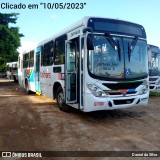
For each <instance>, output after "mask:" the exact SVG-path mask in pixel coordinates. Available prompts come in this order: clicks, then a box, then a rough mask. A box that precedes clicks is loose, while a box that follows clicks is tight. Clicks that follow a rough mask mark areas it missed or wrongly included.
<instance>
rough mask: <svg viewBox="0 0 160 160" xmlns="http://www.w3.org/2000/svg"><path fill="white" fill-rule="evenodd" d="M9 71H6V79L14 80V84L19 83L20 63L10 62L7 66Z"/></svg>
mask: <svg viewBox="0 0 160 160" xmlns="http://www.w3.org/2000/svg"><path fill="white" fill-rule="evenodd" d="M6 65H7V71H6V78H7V79H13V80H14V82H17V81H18V77H17V76H18V71H17V65H18V62H17V61H16V62H8V63H7V64H6Z"/></svg>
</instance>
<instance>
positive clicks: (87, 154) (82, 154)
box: [0, 151, 160, 157]
mask: <svg viewBox="0 0 160 160" xmlns="http://www.w3.org/2000/svg"><path fill="white" fill-rule="evenodd" d="M0 157H160V151H0Z"/></svg>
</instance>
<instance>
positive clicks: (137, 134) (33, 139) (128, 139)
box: [0, 79, 160, 160]
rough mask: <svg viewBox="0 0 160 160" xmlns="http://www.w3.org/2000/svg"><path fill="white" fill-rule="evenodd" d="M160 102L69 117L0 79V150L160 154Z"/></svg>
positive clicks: (47, 100)
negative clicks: (147, 152)
mask: <svg viewBox="0 0 160 160" xmlns="http://www.w3.org/2000/svg"><path fill="white" fill-rule="evenodd" d="M159 101H160V97H150V100H149V104H148V106H147V107H144V106H138V107H133V108H128V109H119V110H113V111H99V112H91V113H83V112H80V111H78V110H72V111H71V112H70V113H65V112H62V111H60V110H59V109H58V106H57V104H56V102H55V101H54V100H52V99H50V98H47V97H45V96H38V95H35V94H34V93H33V94H31V95H26V93H25V91H24V89H23V88H22V87H20V86H19V85H18V84H16V83H14V82H13V81H11V80H6V79H0V150H1V151H160V105H159ZM3 159H5V158H3ZM6 159H7V158H6ZM14 159H20V158H14ZM22 159H25V158H22ZM37 159H39V158H37ZM43 159H51V158H43ZM52 159H64V158H52ZM65 159H68V160H69V159H76V160H77V159H87V160H89V159H92V160H96V159H98V158H93V157H92V158H89V157H88V158H84V157H83V158H78V157H75V158H73V157H72V158H65ZM100 159H102V160H103V159H105V160H106V159H114V158H107V157H102V158H100ZM119 159H129V158H119ZM139 159H142V158H141V157H140V158H139ZM149 159H150V158H149Z"/></svg>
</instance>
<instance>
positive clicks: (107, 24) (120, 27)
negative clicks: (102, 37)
mask: <svg viewBox="0 0 160 160" xmlns="http://www.w3.org/2000/svg"><path fill="white" fill-rule="evenodd" d="M88 27H92V28H93V30H94V31H97V32H109V33H118V34H123V35H132V36H138V37H142V38H146V33H145V30H144V28H143V26H141V25H138V24H134V23H130V22H126V21H121V20H115V19H103V18H99V19H98V18H91V19H89V21H88Z"/></svg>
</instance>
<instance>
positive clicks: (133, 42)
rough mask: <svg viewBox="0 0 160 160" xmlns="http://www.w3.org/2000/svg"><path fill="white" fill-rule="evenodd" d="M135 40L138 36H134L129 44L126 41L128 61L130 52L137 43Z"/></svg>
mask: <svg viewBox="0 0 160 160" xmlns="http://www.w3.org/2000/svg"><path fill="white" fill-rule="evenodd" d="M137 40H138V37H137V36H136V37H135V38H133V39H132V42H131V44H130V45H129V42H128V59H129V62H130V60H131V53H132V52H133V50H134V48H135V46H136V44H137Z"/></svg>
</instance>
